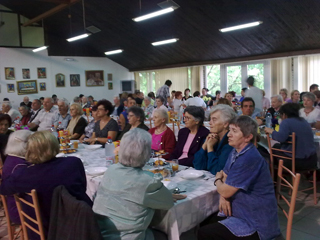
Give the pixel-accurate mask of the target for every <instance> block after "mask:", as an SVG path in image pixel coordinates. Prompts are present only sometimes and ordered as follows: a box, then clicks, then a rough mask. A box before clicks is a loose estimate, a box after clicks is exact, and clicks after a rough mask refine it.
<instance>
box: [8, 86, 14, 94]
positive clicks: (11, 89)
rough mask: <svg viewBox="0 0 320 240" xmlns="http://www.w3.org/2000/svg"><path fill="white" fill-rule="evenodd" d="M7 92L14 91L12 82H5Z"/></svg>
mask: <svg viewBox="0 0 320 240" xmlns="http://www.w3.org/2000/svg"><path fill="white" fill-rule="evenodd" d="M7 89H8V93H13V92H14V84H7Z"/></svg>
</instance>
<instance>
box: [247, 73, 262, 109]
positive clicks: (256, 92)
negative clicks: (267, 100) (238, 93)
mask: <svg viewBox="0 0 320 240" xmlns="http://www.w3.org/2000/svg"><path fill="white" fill-rule="evenodd" d="M247 84H248V87H249V89H247V91H246V94H245V96H246V97H251V98H252V99H253V101H254V102H255V104H256V107H255V108H256V110H255V111H257V112H261V111H262V91H261V89H259V88H257V87H254V86H253V84H254V78H253V77H252V76H250V77H248V79H247Z"/></svg>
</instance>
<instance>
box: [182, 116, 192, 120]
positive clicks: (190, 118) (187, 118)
mask: <svg viewBox="0 0 320 240" xmlns="http://www.w3.org/2000/svg"><path fill="white" fill-rule="evenodd" d="M183 120H187V121H189V120H194V118H192V117H186V116H184V117H183Z"/></svg>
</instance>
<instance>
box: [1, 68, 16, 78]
mask: <svg viewBox="0 0 320 240" xmlns="http://www.w3.org/2000/svg"><path fill="white" fill-rule="evenodd" d="M4 73H5V76H6V79H7V80H15V79H16V75H15V73H14V68H13V67H5V68H4Z"/></svg>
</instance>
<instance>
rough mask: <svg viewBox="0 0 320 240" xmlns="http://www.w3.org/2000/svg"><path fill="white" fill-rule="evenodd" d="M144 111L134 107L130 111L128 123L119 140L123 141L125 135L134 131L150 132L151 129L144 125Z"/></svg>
mask: <svg viewBox="0 0 320 240" xmlns="http://www.w3.org/2000/svg"><path fill="white" fill-rule="evenodd" d="M144 118H145V117H144V111H143V110H142V109H141V108H140V107H136V106H133V107H131V108H129V109H128V123H127V124H126V126H125V127H124V129H123V130H122V132H121V133H120V135H119V136H118V137H117V139H118V140H121V138H122V137H123V135H124V134H125V133H126V132H128V131H130V130H132V129H134V128H141V129H143V130H146V131H149V128H148V127H147V126H146V125H145V124H144Z"/></svg>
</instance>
